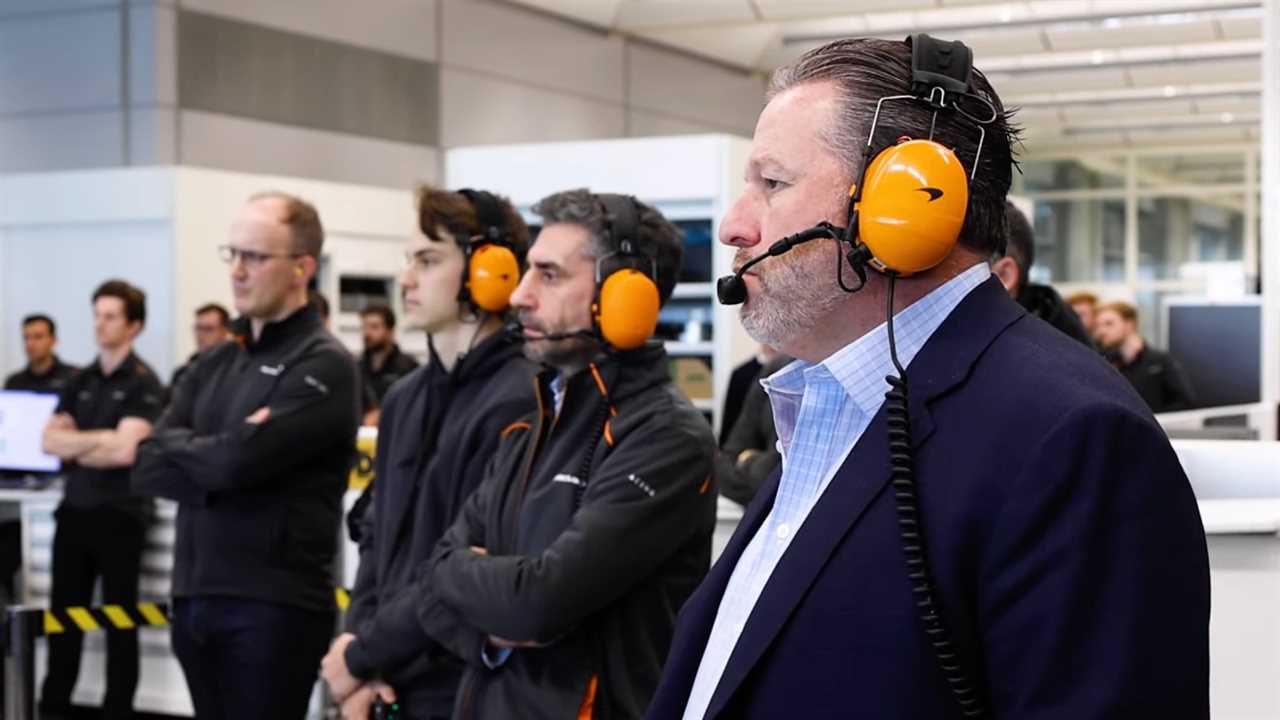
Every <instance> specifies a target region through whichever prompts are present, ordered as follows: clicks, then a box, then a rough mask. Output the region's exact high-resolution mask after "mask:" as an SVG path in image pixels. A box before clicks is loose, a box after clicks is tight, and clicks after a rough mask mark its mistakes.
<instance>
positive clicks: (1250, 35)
mask: <svg viewBox="0 0 1280 720" xmlns="http://www.w3.org/2000/svg"><path fill="white" fill-rule="evenodd" d="M1217 22H1218V26H1219V27H1220V28H1222V39H1223V40H1259V39H1261V38H1262V23H1261V22H1260V21H1259V20H1258V18H1255V17H1229V18H1222V19H1221V20H1218V21H1217Z"/></svg>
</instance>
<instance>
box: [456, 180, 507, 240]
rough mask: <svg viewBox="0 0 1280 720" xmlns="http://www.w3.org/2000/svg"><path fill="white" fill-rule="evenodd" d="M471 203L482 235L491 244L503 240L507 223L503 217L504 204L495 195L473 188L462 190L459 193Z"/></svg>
mask: <svg viewBox="0 0 1280 720" xmlns="http://www.w3.org/2000/svg"><path fill="white" fill-rule="evenodd" d="M458 194H459V195H462V196H463V197H465V198H466V199H467V201H468V202H470V203H471V206H472V207H474V208H475V209H476V220H477V221H479V223H480V226H481V227H482V228H484V231H483V232H481V233H480V234H481V235H482V236H483V237H484V238H485V239H486V240H488V241H490V242H498V241H500V240H501V239H502V236H503V232H502V227H503V225H505V224H506V223H505V222H504V219H503V217H502V204H501V203H500V202H499V201H498V198H497V197H495V196H494V195H493V193H489V192H485V191H484V190H472V189H471V188H462V189H461V190H459V191H458Z"/></svg>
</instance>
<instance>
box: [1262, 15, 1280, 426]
mask: <svg viewBox="0 0 1280 720" xmlns="http://www.w3.org/2000/svg"><path fill="white" fill-rule="evenodd" d="M1262 25H1263V27H1262V35H1263V49H1262V238H1261V247H1262V252H1261V256H1262V257H1261V260H1262V267H1261V275H1262V289H1263V300H1262V401H1263V403H1265V404H1266V405H1267V413H1266V418H1265V420H1264V422H1263V424H1262V428H1263V431H1264V433H1265V434H1264V435H1263V437H1265V438H1267V439H1272V440H1274V439H1276V406H1277V403H1280V0H1265V2H1264V3H1263V21H1262Z"/></svg>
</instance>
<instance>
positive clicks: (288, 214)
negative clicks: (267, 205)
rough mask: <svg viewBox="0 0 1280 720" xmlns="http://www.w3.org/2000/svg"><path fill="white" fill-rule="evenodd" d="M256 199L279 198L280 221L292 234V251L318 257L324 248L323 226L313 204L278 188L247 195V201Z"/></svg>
mask: <svg viewBox="0 0 1280 720" xmlns="http://www.w3.org/2000/svg"><path fill="white" fill-rule="evenodd" d="M257 200H279V201H280V202H281V203H282V204H284V217H283V218H281V220H280V221H281V222H283V223H284V224H285V225H287V226H288V227H289V232H290V233H291V234H292V235H293V251H294V252H295V253H298V254H301V255H310V256H311V257H313V258H315V259H317V260H319V259H320V252H321V251H322V250H323V249H324V226H323V225H321V224H320V213H319V212H317V211H316V206H315V205H312V204H311V203H309V202H307V201H306V200H303V199H302V198H300V197H298V196H296V195H290V194H289V193H286V192H280V191H279V190H264V191H262V192H259V193H254V194H253V195H250V196H249V202H255V201H257Z"/></svg>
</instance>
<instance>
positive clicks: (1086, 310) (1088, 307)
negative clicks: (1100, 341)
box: [1067, 292, 1098, 339]
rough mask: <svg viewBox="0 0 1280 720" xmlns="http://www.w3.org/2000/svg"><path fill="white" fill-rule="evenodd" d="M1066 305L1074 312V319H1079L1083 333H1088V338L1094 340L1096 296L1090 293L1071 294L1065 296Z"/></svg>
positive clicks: (1096, 308)
mask: <svg viewBox="0 0 1280 720" xmlns="http://www.w3.org/2000/svg"><path fill="white" fill-rule="evenodd" d="M1067 304H1068V305H1070V306H1071V309H1072V310H1074V311H1075V313H1076V317H1078V318H1080V324H1081V325H1083V326H1084V330H1085V332H1087V333H1089V337H1090V338H1094V339H1096V337H1097V336H1096V334H1095V332H1094V324H1095V318H1096V313H1097V310H1098V296H1097V295H1094V294H1093V293H1091V292H1078V293H1071V294H1070V295H1068V296H1067Z"/></svg>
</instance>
